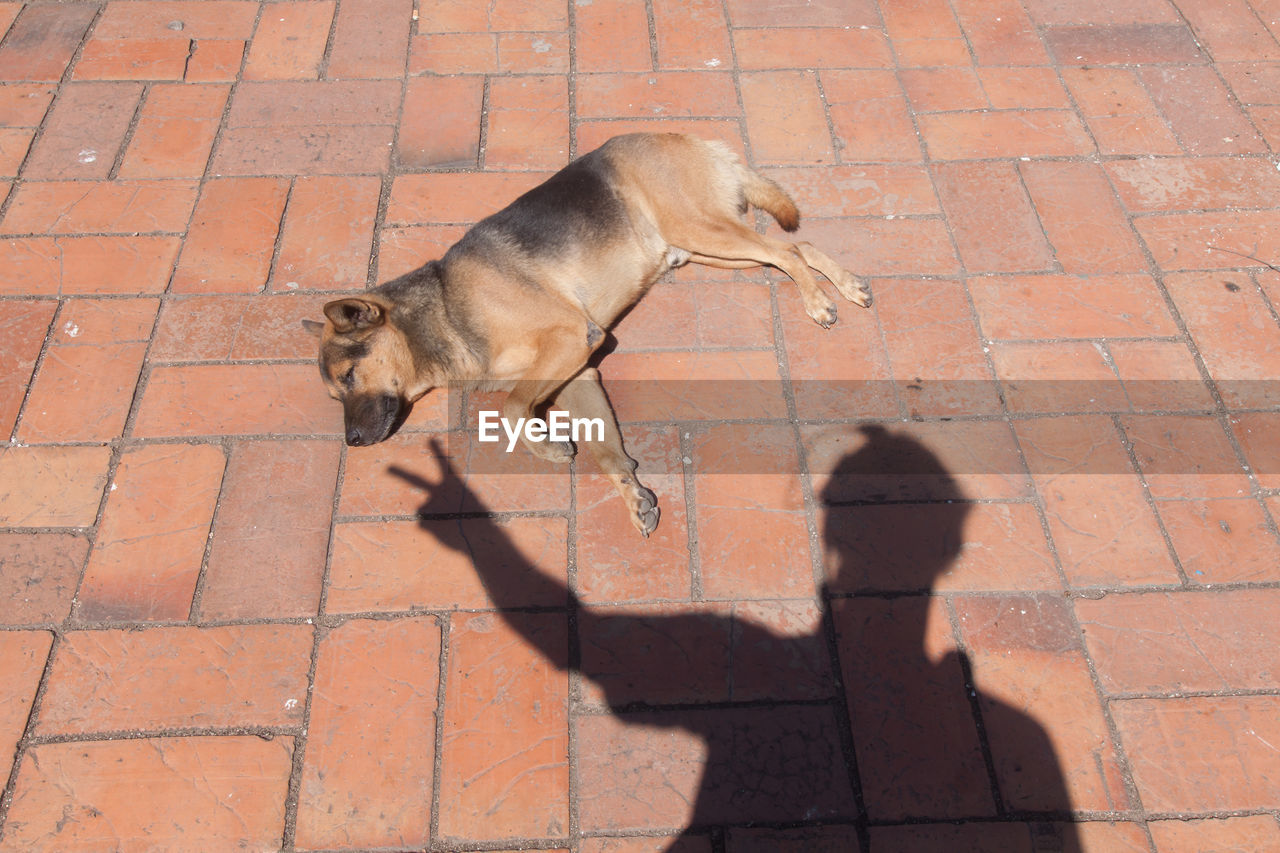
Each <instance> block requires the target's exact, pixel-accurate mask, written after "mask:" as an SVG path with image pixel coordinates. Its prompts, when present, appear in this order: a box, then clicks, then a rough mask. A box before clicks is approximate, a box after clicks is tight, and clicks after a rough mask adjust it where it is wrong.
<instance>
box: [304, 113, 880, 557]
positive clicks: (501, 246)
mask: <svg viewBox="0 0 1280 853" xmlns="http://www.w3.org/2000/svg"><path fill="white" fill-rule="evenodd" d="M748 205H753V206H755V207H758V208H760V209H762V210H764V211H766V212H768V213H769V214H771V215H772V216H773V217H774V218H775V219H776V220H777V221H778V224H779V225H781V226H782V228H783V229H784V230H786V231H794V230H796V228H797V227H798V226H799V220H800V214H799V211H798V210H797V209H796V206H795V203H794V202H793V201H792V200H791V197H790V196H789V195H787V193H786V191H785V190H783V189H782V188H781V187H780V186H778V185H777V184H776V183H774V182H773V181H771V180H769V179H768V178H765V177H762V176H761V175H758V174H756V173H755V172H753V171H752V170H751V169H749V168H747V167H745V166H743V165H742V164H741V163H740V162H739V161H738V159H737V158H736V157H735V156H734V155H733V153H732V152H731V151H730V150H729V149H728V148H727V147H726V146H724V145H722V144H719V143H715V142H705V141H703V140H700V139H696V138H694V137H690V136H684V135H680V134H631V135H628V136H619V137H616V138H614V139H611V140H610V141H608V142H607V143H605V144H604V145H603V146H601V147H600V148H599V149H597V150H596V151H593V152H591V153H590V154H587V155H585V156H583V157H581V158H579V159H577V160H575V161H574V162H572V163H570V164H569V165H568V166H566V167H565V168H564V169H563V170H561V171H560V172H558V173H556V174H555V175H553V176H552V177H551V178H550V179H548V180H547V181H546V182H545V183H543V184H541V185H540V186H538V187H535V188H534V189H532V190H530V191H529V192H528V193H526V194H524V195H523V196H521V197H520V198H518V199H516V201H514V202H513V203H512V204H511V205H510V206H508V207H506V208H504V209H503V210H501V211H499V212H498V213H495V214H493V215H492V216H490V217H488V218H487V219H484V220H482V221H481V222H479V223H478V224H477V225H475V227H473V228H472V229H471V230H470V231H468V232H467V233H466V235H464V236H463V238H462V239H461V240H460V241H458V243H457V244H455V245H454V246H453V247H452V248H450V249H449V251H448V252H446V253H445V255H444V257H443V258H441V259H440V260H438V261H431V262H430V263H428V264H426V265H425V266H423V267H421V268H419V269H417V270H415V271H413V272H411V273H409V274H408V275H405V276H402V277H400V278H398V279H395V280H394V281H390V282H387V283H386V284H383V285H380V286H378V287H376V288H374V289H373V290H370V291H368V292H366V293H365V294H363V295H361V296H355V297H349V298H346V299H339V300H336V301H334V302H330V303H329V304H327V305H326V306H325V308H324V313H325V317H326V322H325V323H324V325H323V330H322V332H321V347H320V368H321V374H322V375H323V377H324V381H325V384H326V385H327V386H328V388H329V393H330V394H331V395H332V396H333V397H334V398H335V399H338V400H340V401H341V402H342V405H343V413H344V416H345V423H346V440H347V443H348V444H349V445H353V446H358V445H367V444H374V443H376V442H379V441H382V440H383V439H385V438H387V437H388V436H389V435H390V434H391V433H392V432H393V431H394V429H395V428H396V427H397V426H398V425H399V423H400V421H401V420H402V419H403V416H404V414H405V413H406V412H407V409H408V406H409V405H410V404H411V403H413V401H415V400H417V399H418V398H420V397H422V396H423V395H424V394H426V393H427V392H428V391H430V390H431V389H432V388H435V387H439V386H443V385H446V384H450V383H452V384H454V385H455V386H457V385H459V384H461V385H464V386H468V385H470V386H474V387H478V388H488V389H491V390H505V391H509V393H508V395H507V398H506V402H505V403H504V405H503V411H502V415H503V417H505V418H507V419H508V420H510V421H511V422H513V423H514V422H515V421H516V419H517V418H521V417H530V416H533V415H535V414H536V415H540V413H541V412H542V410H543V409H544V408H545V407H546V406H547V405H548V404H554V405H556V406H557V407H559V408H562V409H564V410H566V411H567V412H568V413H569V414H570V416H572V417H575V418H601V419H602V420H603V421H604V423H605V424H606V433H605V438H604V440H603V441H596V442H592V443H591V445H590V446H591V450H592V452H593V453H594V455H595V457H596V459H597V460H598V461H599V464H600V467H601V468H602V470H603V471H604V472H605V473H606V474H607V475H608V476H609V478H610V479H611V480H612V481H613V483H614V485H615V486H616V487H617V489H618V492H619V493H620V494H621V495H622V499H623V501H625V503H626V506H627V509H628V511H629V513H630V517H631V521H632V523H633V524H634V525H635V526H636V528H637V529H638V530H639V531H640V532H641V533H642V534H644V535H645V536H648V534H649V533H650V532H651V531H652V530H653V529H654V528H655V527H656V526H657V523H658V507H657V500H656V498H655V497H654V494H653V492H651V491H649V490H648V489H646V488H645V487H644V486H642V485H641V484H640V483H639V481H638V480H637V479H636V476H635V469H636V463H635V461H634V460H632V459H631V458H630V457H629V456H627V454H626V452H625V451H624V450H623V447H622V437H621V435H620V434H619V432H618V426H617V419H616V418H615V417H614V414H613V410H612V408H611V407H610V405H609V401H608V399H607V398H606V397H605V393H604V389H603V388H602V387H601V384H600V374H599V372H598V371H597V370H596V369H595V368H594V367H592V366H590V365H589V364H588V361H589V359H590V358H591V356H592V353H593V352H595V350H596V349H597V348H598V347H599V346H600V344H601V343H602V342H603V341H604V339H605V331H604V330H606V329H608V328H610V327H611V326H612V325H613V323H614V322H615V321H616V320H617V319H618V318H619V317H620V316H621V315H622V314H623V313H624V312H625V311H626V310H627V309H628V308H629V307H630V306H631V305H633V304H634V303H635V302H636V301H637V300H639V299H640V298H641V297H642V296H644V294H645V292H646V291H647V290H648V289H649V287H650V286H651V285H652V284H653V283H654V281H656V280H657V279H658V278H659V277H660V276H661V275H662V274H663V273H665V272H666V271H667V270H669V269H671V268H672V267H677V266H681V265H683V264H685V263H689V262H693V263H699V264H706V265H709V266H713V267H723V268H735V269H736V268H744V267H753V266H761V265H769V266H774V267H777V268H778V269H781V270H782V271H783V272H785V273H786V274H787V275H789V276H790V277H791V278H792V279H794V280H795V282H796V284H797V285H798V286H799V288H800V295H801V297H802V298H803V300H804V306H805V311H806V312H807V313H808V315H809V316H810V317H812V318H813V319H814V321H816V322H817V323H819V324H821V325H822V326H824V327H826V326H829V325H831V324H832V323H834V322H835V319H836V306H835V304H834V303H833V302H832V301H831V300H830V299H829V298H828V297H827V295H826V294H825V293H823V291H822V290H821V289H820V288H819V286H818V284H817V282H816V281H815V279H814V277H813V274H812V273H811V272H810V269H809V268H810V267H812V268H814V269H816V270H818V271H819V272H821V273H822V274H823V275H824V276H826V277H827V278H828V279H830V281H831V282H832V284H834V285H835V287H836V289H837V290H838V291H839V292H840V294H841V295H842V296H843V297H844V298H845V299H848V300H850V301H851V302H854V303H856V304H858V305H863V306H866V305H869V304H870V302H871V294H870V291H869V290H868V289H867V287H866V286H865V285H864V284H863V283H861V282H860V281H858V279H856V278H855V277H854V276H853V275H852V274H851V273H849V272H848V271H846V270H844V269H842V268H841V267H840V266H839V264H837V263H836V262H835V261H833V260H832V259H831V258H829V257H828V256H827V255H825V254H823V253H822V252H820V251H818V250H817V249H815V248H814V247H813V246H810V245H809V244H807V243H799V244H792V243H788V242H785V241H782V240H776V239H773V238H771V237H766V236H763V235H761V234H758V233H757V232H756V231H754V230H753V229H751V228H750V227H748V226H747V225H746V224H745V223H744V222H743V221H742V215H743V213H745V212H746V210H747V207H748ZM313 327H314V328H319V327H320V324H318V323H316V324H314V325H313ZM526 446H527V447H528V448H529V450H531V451H532V452H533V453H535V454H536V455H538V456H541V457H544V458H547V459H552V460H555V461H568V460H569V459H571V458H572V456H573V453H574V448H573V447H572V446H570V445H565V444H558V443H552V442H526Z"/></svg>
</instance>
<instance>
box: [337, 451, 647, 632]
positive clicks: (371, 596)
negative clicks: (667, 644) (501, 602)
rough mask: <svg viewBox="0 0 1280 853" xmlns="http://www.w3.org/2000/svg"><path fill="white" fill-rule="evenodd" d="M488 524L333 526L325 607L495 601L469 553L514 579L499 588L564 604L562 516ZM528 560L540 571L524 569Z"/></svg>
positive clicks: (535, 601) (534, 600) (529, 599)
mask: <svg viewBox="0 0 1280 853" xmlns="http://www.w3.org/2000/svg"><path fill="white" fill-rule="evenodd" d="M406 467H409V466H406ZM615 500H616V497H615ZM405 509H406V510H408V509H410V507H406V508H405ZM664 523H665V519H664ZM494 526H495V525H494V524H491V523H490V522H487V521H453V520H428V521H423V522H421V523H420V522H417V521H370V522H344V523H342V524H339V525H337V526H336V527H335V529H334V534H333V558H332V559H333V565H332V567H331V568H330V570H329V592H328V597H327V599H326V601H325V610H326V611H327V612H329V613H362V612H368V611H404V610H460V609H483V608H490V607H494V606H497V602H495V601H494V600H493V598H492V597H491V596H490V594H489V592H488V591H486V589H485V586H484V584H483V582H482V579H481V578H480V576H479V575H478V574H477V573H476V562H475V561H476V560H480V559H484V560H487V561H488V562H487V563H486V565H487V566H488V567H489V570H490V571H492V572H493V573H495V574H498V573H506V574H507V575H511V576H513V578H514V582H512V583H509V584H506V585H504V587H503V590H502V595H503V596H510V597H511V598H513V599H519V600H520V601H521V602H525V603H528V604H530V605H535V606H546V607H558V606H563V605H564V603H565V597H564V595H563V593H561V594H558V595H557V594H556V590H557V589H561V590H562V589H564V588H565V587H566V584H567V580H566V574H565V572H566V565H567V562H566V544H565V541H566V525H565V522H564V520H563V519H560V518H515V519H511V520H509V521H504V522H499V523H496V529H494ZM507 547H511V548H514V549H515V551H516V552H517V554H518V556H519V561H518V562H517V563H516V564H514V565H508V564H507V563H505V562H499V561H502V560H506V559H508V558H507V556H506V554H507V552H506V550H505V549H506V548H507ZM388 555H393V556H391V557H388ZM321 565H323V563H321ZM424 567H429V569H425V570H424ZM527 567H533V569H534V571H536V572H537V573H539V574H542V575H545V578H533V577H528V575H529V574H530V572H528V571H526V569H527Z"/></svg>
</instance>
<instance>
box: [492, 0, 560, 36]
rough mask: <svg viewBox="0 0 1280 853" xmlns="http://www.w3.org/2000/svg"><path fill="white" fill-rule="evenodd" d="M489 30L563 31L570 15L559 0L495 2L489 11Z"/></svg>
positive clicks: (501, 0)
mask: <svg viewBox="0 0 1280 853" xmlns="http://www.w3.org/2000/svg"><path fill="white" fill-rule="evenodd" d="M488 15H489V29H491V30H494V31H495V32H502V31H508V30H510V31H514V30H524V31H528V32H534V31H538V30H563V29H566V28H567V27H568V23H569V21H568V13H567V10H566V9H565V6H564V4H563V3H560V2H557V0H495V2H494V3H493V5H492V6H490V7H489V9H488Z"/></svg>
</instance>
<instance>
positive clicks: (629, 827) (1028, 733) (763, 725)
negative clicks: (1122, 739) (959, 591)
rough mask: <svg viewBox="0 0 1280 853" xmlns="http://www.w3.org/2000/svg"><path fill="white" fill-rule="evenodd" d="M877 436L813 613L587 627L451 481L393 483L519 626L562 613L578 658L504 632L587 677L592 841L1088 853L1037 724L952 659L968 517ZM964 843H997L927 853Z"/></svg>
mask: <svg viewBox="0 0 1280 853" xmlns="http://www.w3.org/2000/svg"><path fill="white" fill-rule="evenodd" d="M861 433H862V437H863V439H865V440H864V441H863V443H862V445H861V447H860V448H859V449H858V450H857V451H856V452H853V453H850V454H848V455H846V456H845V457H844V458H843V459H842V460H841V461H840V463H839V464H838V465H837V466H836V468H835V469H834V470H833V472H832V473H831V475H830V477H829V479H828V481H827V485H826V487H825V488H824V489H823V491H822V495H821V497H822V499H823V501H824V503H825V504H826V505H827V507H828V508H827V511H826V518H825V523H824V541H825V544H826V574H827V581H826V583H825V584H824V585H823V588H822V594H821V596H820V601H819V602H817V603H814V602H805V601H799V602H797V601H750V602H738V603H732V602H712V603H694V604H672V605H647V606H643V607H641V606H620V607H612V606H598V605H591V606H588V605H586V604H584V603H583V602H581V601H580V600H579V599H578V597H577V596H576V595H575V594H574V592H573V591H572V590H570V589H568V588H566V587H565V586H564V585H563V584H562V583H561V582H560V581H558V580H555V579H552V578H550V577H548V576H546V575H545V574H542V573H541V572H539V571H538V570H537V569H536V568H535V567H534V566H532V565H530V564H529V563H528V561H527V560H526V559H524V558H523V557H522V556H521V554H520V553H519V552H518V550H517V549H516V548H515V546H514V545H513V544H512V542H511V541H510V539H509V538H508V537H507V536H506V535H505V533H504V532H503V528H502V527H501V525H500V524H498V523H497V522H495V521H494V520H493V519H492V518H489V517H487V516H483V515H481V516H479V517H476V516H474V515H472V514H468V516H467V517H466V518H460V517H458V516H457V515H456V513H454V512H453V509H454V508H456V507H457V506H458V505H459V493H460V492H461V493H462V494H464V495H465V494H466V493H467V487H466V485H465V484H464V483H463V482H462V481H461V480H460V479H459V478H458V476H457V474H456V473H455V472H454V471H453V469H452V467H451V466H450V465H448V464H445V465H444V466H443V467H444V478H443V480H442V481H440V482H436V483H432V482H429V481H427V480H425V479H423V478H421V477H419V476H417V475H415V474H413V473H412V472H409V471H406V470H403V469H400V468H396V467H392V468H391V471H392V473H394V474H395V475H396V476H399V477H401V478H403V479H405V480H406V481H408V482H410V483H411V484H413V485H415V486H417V487H419V488H421V489H423V490H424V491H426V492H427V493H428V495H429V496H428V499H427V500H426V502H425V503H424V504H423V505H422V506H421V507H420V508H419V510H418V515H419V518H420V519H421V520H422V521H421V523H422V526H423V528H424V530H428V531H438V530H439V525H440V523H441V522H440V520H439V519H441V518H442V517H443V518H449V517H452V518H456V519H457V526H458V534H457V535H453V534H452V532H450V535H448V536H442V537H440V538H441V541H442V542H444V541H445V540H448V541H447V542H445V544H447V545H448V546H449V547H453V548H457V549H459V550H462V549H465V550H466V551H468V552H469V554H470V557H471V560H472V563H473V564H474V566H475V568H476V571H477V572H478V574H479V577H480V579H481V580H482V582H483V584H484V586H485V589H486V590H487V592H488V594H489V596H490V598H491V599H492V600H493V602H494V605H495V606H496V607H497V608H498V609H499V610H500V611H502V612H503V614H504V615H507V616H509V615H510V614H511V613H515V612H518V611H520V610H522V609H528V606H529V602H530V601H563V602H565V606H566V610H565V616H566V619H568V620H569V623H570V626H571V631H570V633H569V642H568V643H567V644H565V643H564V639H563V635H560V634H558V633H553V632H547V631H540V632H533V631H529V630H527V626H528V622H527V621H526V620H522V619H519V618H507V622H508V624H509V625H510V626H511V627H512V629H513V630H515V631H517V632H518V633H520V634H521V636H522V637H523V639H524V640H525V641H526V642H527V643H529V644H530V645H532V646H533V647H534V648H536V649H537V650H538V652H539V653H540V654H542V655H543V656H545V658H546V659H547V660H548V661H549V662H550V663H551V664H553V665H554V666H555V667H557V668H559V669H562V670H570V671H576V672H578V673H580V675H581V676H582V682H583V685H582V691H581V693H582V697H581V701H580V702H579V703H578V705H577V706H576V708H575V710H576V712H577V713H576V714H575V725H576V726H577V737H578V750H577V762H578V776H577V779H578V784H577V790H578V809H579V825H580V829H581V831H582V832H583V833H584V834H585V835H628V834H634V833H644V834H650V835H652V834H658V833H664V832H667V833H669V834H680V837H681V839H682V840H683V841H693V840H694V839H697V838H701V839H703V841H702V842H699V843H700V844H701V845H703V846H699V847H696V848H685V847H683V846H681V842H680V841H678V842H676V844H675V845H673V846H672V847H671V848H669V849H670V850H677V849H679V850H682V851H683V850H685V849H712V850H726V851H736V850H742V851H747V850H751V851H757V850H758V851H765V850H790V849H795V850H804V851H818V852H819V853H820V851H831V852H832V853H835V851H857V850H863V851H866V850H870V849H874V850H877V851H880V850H894V849H899V850H904V851H914V850H922V849H935V847H936V849H948V850H982V849H989V850H992V851H1004V850H1023V849H1025V850H1029V851H1030V850H1034V851H1052V850H1073V849H1076V842H1075V837H1074V836H1075V831H1074V826H1073V825H1072V824H1071V823H1070V804H1069V800H1068V797H1067V794H1066V790H1065V785H1064V782H1063V779H1062V777H1061V772H1060V771H1059V769H1058V764H1057V762H1056V760H1055V758H1054V753H1053V749H1052V745H1051V744H1050V742H1049V739H1048V738H1047V736H1046V735H1045V733H1044V731H1043V729H1042V728H1041V727H1040V726H1039V725H1038V724H1036V723H1035V721H1034V720H1032V719H1031V718H1030V717H1029V716H1027V715H1026V714H1024V713H1022V712H1021V711H1019V710H1017V709H1015V708H1012V707H1009V706H1007V705H1005V704H1004V703H1001V702H999V701H998V700H996V699H994V698H993V697H982V696H979V695H978V694H977V693H976V691H975V690H974V689H973V686H972V678H971V674H970V667H969V662H968V660H967V658H966V656H965V655H964V653H963V652H960V651H956V650H955V649H950V650H947V648H946V640H945V638H949V637H950V636H951V627H950V625H949V624H948V623H947V615H946V607H945V604H944V602H943V601H942V600H941V599H940V598H936V597H934V596H931V595H930V594H929V593H930V590H931V588H932V586H933V584H934V582H935V580H936V578H937V577H938V575H939V574H941V573H942V572H944V571H946V570H947V569H948V567H949V566H950V565H951V564H952V563H953V561H954V560H955V558H956V556H957V554H958V553H959V551H960V548H961V544H962V539H961V536H962V532H963V531H962V528H963V523H964V520H965V517H966V515H967V514H968V511H969V507H970V504H969V503H967V502H966V500H965V498H964V496H963V495H962V494H961V492H960V490H959V488H958V486H957V485H956V483H955V481H954V479H953V478H952V477H951V476H950V475H949V474H948V473H947V471H946V470H945V468H943V466H942V464H941V463H940V462H939V461H938V459H937V458H936V457H935V456H934V455H933V454H932V453H931V452H930V451H929V450H928V449H927V448H925V447H924V446H923V445H922V444H920V443H919V442H918V441H916V440H914V439H912V438H910V437H908V436H905V435H895V434H892V433H890V432H888V431H886V430H884V429H881V428H878V427H869V428H864V429H863V430H861ZM436 452H437V455H440V454H441V451H440V449H439V448H438V447H437V448H436ZM445 461H446V463H447V460H445ZM472 499H473V500H474V496H472ZM481 542H483V544H482V545H478V543H481ZM636 547H643V543H640V542H637V543H636ZM703 559H704V561H705V560H706V559H709V558H708V557H707V556H704V557H703ZM539 586H541V589H539ZM935 657H936V658H937V659H936V660H935V659H934V658H935ZM997 732H998V733H999V742H995V741H994V740H992V739H991V737H990V735H991V734H992V733H997ZM1010 784H1012V785H1013V786H1015V788H1016V796H1015V797H1014V798H1012V799H1010V798H1009V797H1008V796H1007V791H1006V790H1005V789H1006V788H1007V787H1008V786H1009V785H1010ZM957 822H974V823H981V824H983V827H973V829H974V830H975V832H974V833H973V839H975V840H974V841H972V842H970V841H969V840H967V836H966V840H965V841H963V842H960V841H957V843H956V844H951V845H947V844H945V843H944V844H943V846H937V844H936V843H934V842H929V843H927V844H925V843H921V842H920V841H919V839H920V838H921V837H922V836H921V835H920V833H921V832H922V831H923V832H925V833H926V835H927V833H928V831H929V829H930V827H931V826H932V827H940V828H941V829H942V830H943V836H944V837H945V835H946V832H950V831H951V830H953V829H954V827H953V826H949V825H944V824H955V823H957ZM921 827H923V830H922V829H921ZM899 830H900V831H901V832H900V833H898V834H895V833H896V832H897V831H899ZM1011 833H1012V835H1011ZM913 839H916V840H913ZM982 839H986V840H982ZM873 844H874V847H873V846H872V845H873ZM1011 844H1012V845H1014V846H1010V845H1011ZM707 845H709V846H707ZM988 845H991V846H988Z"/></svg>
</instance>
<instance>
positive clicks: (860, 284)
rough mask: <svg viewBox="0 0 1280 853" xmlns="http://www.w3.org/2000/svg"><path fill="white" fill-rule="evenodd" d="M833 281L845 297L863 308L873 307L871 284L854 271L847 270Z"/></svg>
mask: <svg viewBox="0 0 1280 853" xmlns="http://www.w3.org/2000/svg"><path fill="white" fill-rule="evenodd" d="M833 283H834V284H835V286H836V290H838V291H840V295H841V296H843V297H844V298H845V299H848V300H849V301H850V302H852V303H853V304H855V305H861V306H862V307H863V308H870V307H871V286H870V285H869V284H867V283H866V282H865V281H862V280H861V279H859V278H858V277H857V276H855V275H854V274H853V273H851V272H848V271H847V270H846V271H845V272H844V275H843V276H841V277H840V279H838V280H836V281H835V282H833Z"/></svg>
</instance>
